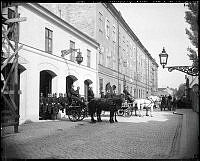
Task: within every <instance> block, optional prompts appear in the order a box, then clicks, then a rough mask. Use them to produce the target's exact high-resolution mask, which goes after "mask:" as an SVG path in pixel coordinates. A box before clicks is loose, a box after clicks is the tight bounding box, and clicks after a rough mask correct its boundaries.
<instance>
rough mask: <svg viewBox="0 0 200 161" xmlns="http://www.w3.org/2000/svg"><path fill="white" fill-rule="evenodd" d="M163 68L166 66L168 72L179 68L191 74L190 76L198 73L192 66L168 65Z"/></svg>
mask: <svg viewBox="0 0 200 161" xmlns="http://www.w3.org/2000/svg"><path fill="white" fill-rule="evenodd" d="M164 68H168V71H169V72H172V71H173V70H179V71H181V72H184V73H186V74H188V75H192V76H198V75H199V70H198V69H197V68H196V67H194V66H170V67H164Z"/></svg>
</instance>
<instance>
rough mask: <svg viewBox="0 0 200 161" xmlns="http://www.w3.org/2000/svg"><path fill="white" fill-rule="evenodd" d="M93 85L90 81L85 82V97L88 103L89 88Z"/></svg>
mask: <svg viewBox="0 0 200 161" xmlns="http://www.w3.org/2000/svg"><path fill="white" fill-rule="evenodd" d="M92 83H93V82H92V81H91V80H90V79H86V80H85V81H84V96H85V100H86V101H88V88H89V85H90V84H92Z"/></svg>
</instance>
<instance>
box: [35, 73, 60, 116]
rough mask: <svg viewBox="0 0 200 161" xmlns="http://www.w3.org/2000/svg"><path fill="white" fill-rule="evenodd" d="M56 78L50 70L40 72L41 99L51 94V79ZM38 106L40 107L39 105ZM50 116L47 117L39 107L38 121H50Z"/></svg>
mask: <svg viewBox="0 0 200 161" xmlns="http://www.w3.org/2000/svg"><path fill="white" fill-rule="evenodd" d="M54 77H56V74H55V73H54V72H52V71H50V70H42V71H40V95H41V93H42V94H43V97H44V98H46V97H48V94H51V93H52V79H53V78H54ZM39 106H40V105H39ZM50 118H51V116H50V115H47V114H46V113H45V112H44V111H43V109H41V107H39V119H40V120H42V119H50Z"/></svg>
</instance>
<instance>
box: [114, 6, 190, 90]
mask: <svg viewBox="0 0 200 161" xmlns="http://www.w3.org/2000/svg"><path fill="white" fill-rule="evenodd" d="M113 5H114V6H115V7H116V9H117V10H118V11H120V12H121V14H122V17H123V18H124V20H125V21H126V23H127V24H128V25H129V27H130V28H131V29H132V31H133V32H134V33H135V35H136V36H137V37H138V38H139V40H140V42H141V43H142V44H143V46H144V47H145V48H146V49H147V50H148V52H149V53H150V54H151V56H152V57H153V58H154V59H155V60H156V62H157V64H158V65H159V67H158V88H166V87H167V86H168V87H170V88H178V87H179V85H180V84H182V83H185V75H186V74H185V73H183V72H180V71H177V70H174V71H172V72H169V71H168V70H167V69H166V68H165V69H163V68H162V66H161V65H160V61H159V54H160V53H161V52H162V49H163V47H165V50H166V52H167V54H168V63H167V65H166V66H184V65H192V61H191V60H189V57H188V56H187V54H188V51H187V48H188V47H192V45H191V43H190V40H189V39H188V36H187V35H186V33H185V28H186V27H187V28H188V29H189V26H188V24H187V23H186V22H185V18H184V17H185V11H186V9H187V8H186V7H184V3H113Z"/></svg>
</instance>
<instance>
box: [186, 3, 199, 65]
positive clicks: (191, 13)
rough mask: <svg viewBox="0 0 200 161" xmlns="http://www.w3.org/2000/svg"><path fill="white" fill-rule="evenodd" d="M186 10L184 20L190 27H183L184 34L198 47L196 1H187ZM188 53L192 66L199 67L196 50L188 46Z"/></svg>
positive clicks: (197, 8) (197, 9) (197, 7)
mask: <svg viewBox="0 0 200 161" xmlns="http://www.w3.org/2000/svg"><path fill="white" fill-rule="evenodd" d="M187 7H188V11H186V12H185V20H186V22H187V23H188V24H189V25H190V29H187V28H186V29H185V31H186V34H187V35H188V37H189V39H190V41H191V43H192V45H193V46H194V47H196V48H197V49H198V33H199V25H198V24H199V20H198V11H199V6H198V1H196V2H189V3H188V4H187ZM187 50H188V51H189V52H190V54H188V56H189V58H190V60H192V61H193V66H195V67H197V69H198V67H199V63H198V55H197V52H196V51H195V50H194V49H192V48H190V47H188V49H187Z"/></svg>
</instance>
